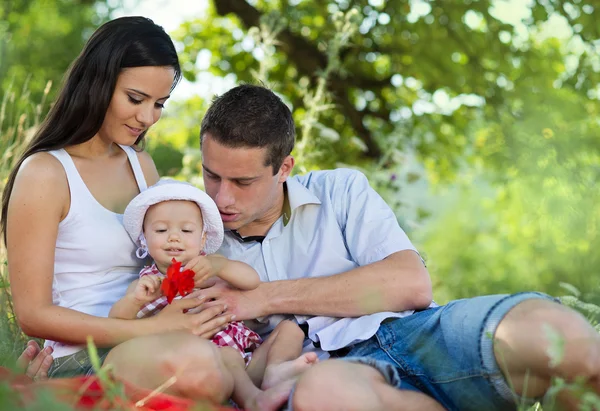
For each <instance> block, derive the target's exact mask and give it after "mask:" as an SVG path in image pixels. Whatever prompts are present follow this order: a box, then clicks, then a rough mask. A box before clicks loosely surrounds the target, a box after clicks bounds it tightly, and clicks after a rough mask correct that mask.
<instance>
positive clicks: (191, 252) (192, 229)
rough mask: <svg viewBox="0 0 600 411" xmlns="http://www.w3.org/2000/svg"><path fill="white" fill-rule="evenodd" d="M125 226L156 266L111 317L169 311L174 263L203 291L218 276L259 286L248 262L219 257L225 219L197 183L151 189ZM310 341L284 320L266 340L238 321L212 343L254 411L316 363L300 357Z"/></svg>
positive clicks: (236, 393)
mask: <svg viewBox="0 0 600 411" xmlns="http://www.w3.org/2000/svg"><path fill="white" fill-rule="evenodd" d="M123 224H124V225H125V229H126V230H127V232H128V233H129V235H130V236H131V238H132V239H133V240H134V242H136V244H138V245H139V248H138V250H137V252H136V254H137V256H138V257H139V258H146V256H148V255H149V256H150V257H151V258H152V260H153V263H152V264H151V265H150V266H146V267H144V268H143V269H142V270H141V271H140V278H139V280H136V281H134V282H133V283H132V284H131V285H130V286H129V288H128V289H127V293H126V295H125V296H124V297H123V298H122V299H120V300H119V301H117V302H116V303H115V304H114V306H113V307H112V309H111V311H110V314H109V317H112V318H122V319H135V318H144V317H147V316H151V315H154V314H156V313H158V312H159V311H160V310H161V309H163V308H164V307H166V306H167V304H168V303H169V302H170V301H168V300H169V299H170V298H172V296H170V297H168V296H165V295H163V293H162V291H161V282H162V281H163V280H164V279H165V275H166V274H167V271H168V269H169V267H170V266H171V264H173V263H174V262H175V261H176V262H177V263H176V264H173V267H171V270H173V269H178V268H179V267H180V266H186V265H187V266H190V267H193V271H194V273H195V277H194V279H195V280H196V281H195V283H196V284H199V285H200V287H201V288H202V287H207V286H209V285H211V284H214V282H215V281H217V280H216V278H217V277H218V278H220V279H221V280H224V281H227V282H228V283H229V284H230V285H231V286H233V287H236V288H239V289H243V290H250V289H254V288H256V287H257V286H258V284H259V283H260V279H259V276H258V273H257V272H256V271H255V270H254V269H253V268H252V267H250V266H249V265H247V264H245V263H242V262H240V261H233V260H229V259H227V258H225V257H223V256H220V255H217V254H213V253H214V252H216V251H217V250H218V249H219V247H220V246H221V243H222V241H223V222H222V221H221V216H220V214H219V210H218V209H217V206H216V204H215V203H214V202H213V200H212V199H211V198H210V197H209V196H208V195H207V194H206V193H204V192H203V191H202V190H199V189H198V188H196V187H194V186H192V185H190V184H187V183H182V182H178V181H174V180H166V181H161V182H159V183H157V184H156V185H154V186H152V187H149V188H148V189H147V190H145V191H143V192H142V193H140V194H139V195H138V196H137V197H135V198H134V199H133V200H132V201H131V203H130V204H129V205H128V206H127V209H126V210H125V215H124V217H123ZM174 267H176V268H174ZM171 274H172V272H171ZM182 274H184V273H182ZM165 281H168V280H165ZM190 281H191V280H190ZM176 298H180V297H176ZM303 340H304V333H303V332H302V330H301V329H300V328H299V327H298V326H297V325H296V324H295V323H293V322H290V321H283V322H281V323H280V324H279V325H278V326H277V327H276V328H275V329H274V330H273V332H272V333H271V334H270V335H269V337H268V338H267V339H266V340H265V341H264V342H262V341H261V339H260V337H259V336H258V334H256V333H255V332H254V331H252V330H250V329H249V328H248V327H246V325H244V323H243V322H239V321H238V322H232V323H231V324H229V325H228V326H227V327H226V328H225V329H224V330H223V331H220V332H218V333H217V334H215V335H214V337H213V339H212V341H213V342H214V343H215V344H216V345H218V346H219V347H222V349H221V350H220V351H219V352H220V354H221V356H222V358H223V362H224V364H225V365H226V368H227V370H228V371H229V372H230V373H231V376H232V378H233V381H234V387H233V392H232V393H230V395H231V397H232V399H233V400H234V401H235V402H236V403H237V404H238V405H240V406H242V407H245V408H251V407H252V405H253V404H256V398H257V397H259V396H260V394H261V393H263V391H262V390H267V389H269V388H272V387H275V386H276V385H277V386H278V387H281V386H282V385H283V386H287V385H286V384H280V383H283V382H287V381H289V380H292V379H294V377H296V376H297V375H299V374H300V373H301V372H302V371H303V370H304V369H305V368H306V367H309V366H310V365H312V364H314V363H315V362H316V361H317V356H316V354H315V353H306V354H302V355H301V352H302V343H303ZM259 387H260V388H259ZM289 387H290V389H291V384H290V385H289ZM277 391H278V392H280V395H279V396H281V398H284V397H285V396H286V395H287V393H286V392H283V391H282V389H281V388H278V389H277ZM284 391H285V389H284ZM263 397H265V396H263ZM270 397H273V394H272V393H271V394H270ZM273 400H274V401H279V399H275V398H273Z"/></svg>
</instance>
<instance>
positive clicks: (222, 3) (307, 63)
mask: <svg viewBox="0 0 600 411" xmlns="http://www.w3.org/2000/svg"><path fill="white" fill-rule="evenodd" d="M214 4H215V8H216V10H217V13H218V14H219V15H220V16H225V15H227V14H229V13H233V14H235V15H236V16H237V17H238V18H239V19H240V21H241V22H242V24H243V25H244V27H246V28H250V27H258V26H259V25H260V18H261V15H262V13H261V12H260V11H259V10H257V9H256V8H255V7H254V6H252V5H251V4H249V3H247V2H246V1H244V0H214ZM277 40H278V43H279V44H278V46H277V47H278V48H279V49H280V50H281V51H283V52H284V53H285V54H286V55H287V56H288V57H289V59H290V61H292V62H293V63H294V65H295V66H296V68H297V69H298V71H299V72H300V73H302V74H303V75H307V76H309V77H311V78H312V77H314V75H315V73H317V72H318V71H319V70H323V69H324V68H325V67H326V66H327V57H326V56H325V54H323V53H321V52H320V51H319V49H318V48H317V47H316V46H315V45H314V44H312V43H310V42H309V41H308V40H306V39H305V38H304V37H301V36H298V35H295V34H294V33H292V32H291V31H290V30H288V29H284V30H282V31H281V33H280V34H279V36H278V38H277ZM390 79H391V77H386V78H383V79H377V78H374V77H369V76H364V75H360V76H357V75H353V76H351V77H349V78H341V77H339V76H331V78H329V79H328V82H327V84H328V87H329V89H330V91H331V92H332V94H333V95H334V96H335V98H336V100H337V102H338V104H339V106H340V107H341V108H342V111H343V112H344V113H345V115H346V116H347V117H348V118H349V119H350V123H351V124H352V127H353V128H354V130H355V132H356V133H357V135H358V136H359V137H360V138H361V139H362V140H363V141H364V143H365V145H366V146H367V148H368V150H367V153H366V155H367V156H368V157H373V158H378V157H380V156H381V149H380V148H379V147H378V146H377V143H376V142H375V140H374V139H373V136H372V135H371V131H370V130H368V129H367V128H366V127H365V126H364V124H363V119H364V116H365V114H364V113H361V112H360V111H358V110H357V109H356V107H354V103H353V102H352V101H350V96H349V95H348V93H347V92H346V89H347V88H348V86H349V84H351V85H352V86H355V87H358V88H362V89H367V90H373V89H381V88H383V87H386V86H389V85H390Z"/></svg>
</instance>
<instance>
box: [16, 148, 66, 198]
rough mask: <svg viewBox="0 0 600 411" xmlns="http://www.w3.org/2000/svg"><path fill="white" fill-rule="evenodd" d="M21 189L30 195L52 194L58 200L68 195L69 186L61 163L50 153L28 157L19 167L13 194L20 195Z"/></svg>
mask: <svg viewBox="0 0 600 411" xmlns="http://www.w3.org/2000/svg"><path fill="white" fill-rule="evenodd" d="M21 188H23V189H25V190H26V191H27V192H28V193H30V194H35V193H39V194H43V193H48V192H52V193H53V194H54V195H53V196H52V197H54V198H57V197H60V195H61V194H67V195H68V188H69V185H68V181H67V175H66V173H65V170H64V168H63V166H62V164H61V163H60V161H59V160H58V159H57V158H56V157H54V156H53V155H52V154H50V153H46V152H40V153H35V154H32V155H31V156H29V157H27V158H26V159H25V161H23V163H22V164H21V167H19V171H18V172H17V175H16V179H15V185H14V187H13V194H17V195H18V193H19V192H20V191H21V190H20V189H21ZM57 194H58V195H57ZM33 197H34V196H32V198H33ZM40 197H42V196H40ZM43 197H46V196H43Z"/></svg>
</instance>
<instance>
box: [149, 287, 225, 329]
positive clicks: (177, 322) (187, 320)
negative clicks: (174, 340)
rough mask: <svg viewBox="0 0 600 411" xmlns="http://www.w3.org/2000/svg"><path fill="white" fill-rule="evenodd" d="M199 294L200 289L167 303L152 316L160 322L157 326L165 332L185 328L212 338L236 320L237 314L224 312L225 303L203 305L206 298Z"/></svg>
mask: <svg viewBox="0 0 600 411" xmlns="http://www.w3.org/2000/svg"><path fill="white" fill-rule="evenodd" d="M199 294H200V291H194V292H193V293H191V294H189V295H188V296H186V297H185V298H181V299H178V300H174V301H173V302H172V303H171V304H169V305H167V306H166V307H165V308H164V309H163V310H162V311H161V312H160V313H159V314H158V315H156V316H155V317H152V318H153V319H155V320H156V321H157V322H159V325H158V326H157V327H159V329H160V330H162V331H163V332H165V331H181V330H184V331H188V332H191V333H192V334H194V335H197V336H199V337H202V338H206V339H210V338H212V337H213V336H214V335H215V334H216V333H218V332H219V331H222V330H224V329H225V328H226V327H227V325H229V323H230V322H231V321H233V320H235V315H232V314H224V313H225V311H226V307H225V306H224V305H214V306H212V307H208V308H206V307H203V306H202V305H203V304H204V299H203V298H201V297H200V298H198V296H199ZM188 310H189V312H188ZM186 312H187V313H186Z"/></svg>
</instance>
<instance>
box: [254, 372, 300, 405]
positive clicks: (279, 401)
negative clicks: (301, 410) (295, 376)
mask: <svg viewBox="0 0 600 411" xmlns="http://www.w3.org/2000/svg"><path fill="white" fill-rule="evenodd" d="M290 362H292V361H290ZM295 383H296V381H295V380H291V379H288V380H287V381H284V382H282V383H280V384H277V385H275V386H273V387H271V388H269V389H268V390H265V391H261V392H260V393H259V394H258V395H256V397H254V398H252V399H251V400H250V401H248V403H247V404H245V406H244V408H245V409H247V410H248V411H276V410H278V409H280V408H281V406H282V405H284V404H285V403H286V402H287V401H288V398H289V396H290V393H291V392H292V388H293V387H294V384H295Z"/></svg>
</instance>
